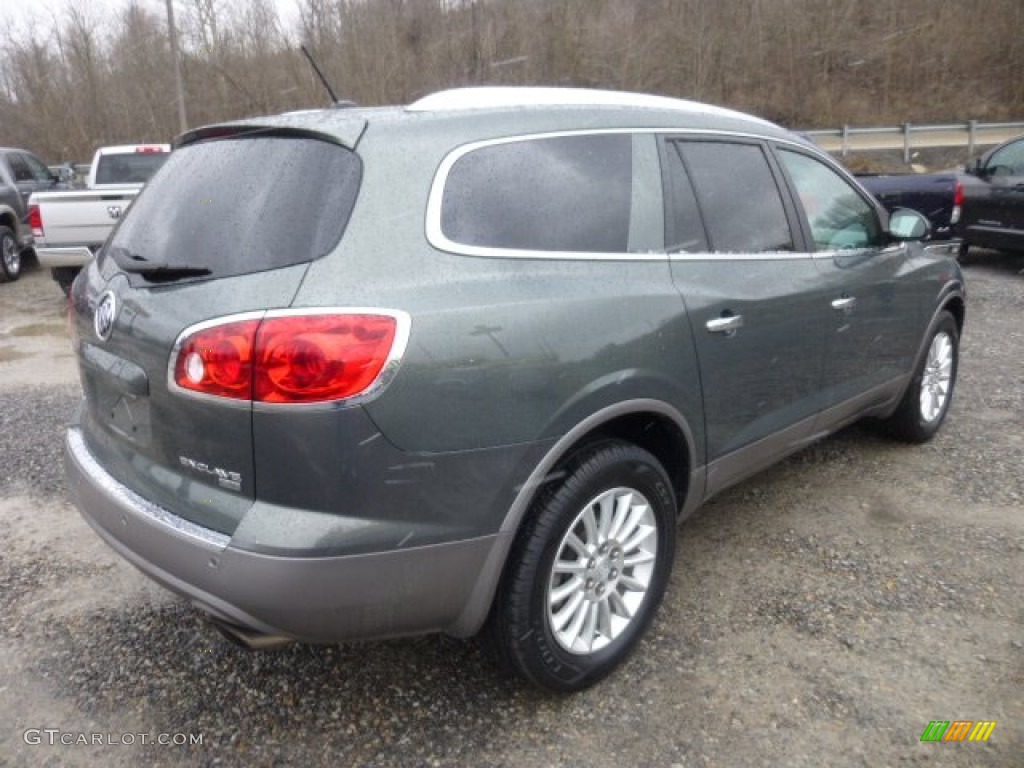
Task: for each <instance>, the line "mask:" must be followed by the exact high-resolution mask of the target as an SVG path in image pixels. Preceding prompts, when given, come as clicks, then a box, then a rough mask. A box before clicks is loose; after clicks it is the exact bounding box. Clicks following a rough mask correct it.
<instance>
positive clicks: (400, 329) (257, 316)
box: [167, 306, 412, 411]
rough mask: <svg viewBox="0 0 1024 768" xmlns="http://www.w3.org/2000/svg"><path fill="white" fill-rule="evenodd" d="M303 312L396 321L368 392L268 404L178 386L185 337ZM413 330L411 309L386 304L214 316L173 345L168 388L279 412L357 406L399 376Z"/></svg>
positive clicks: (189, 329) (214, 400)
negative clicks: (176, 372)
mask: <svg viewBox="0 0 1024 768" xmlns="http://www.w3.org/2000/svg"><path fill="white" fill-rule="evenodd" d="M303 315H381V316H385V317H390V318H393V319H394V320H395V324H396V327H395V339H394V341H393V342H392V343H391V351H390V352H389V353H388V357H387V360H385V361H384V365H383V367H382V368H381V370H380V373H378V374H377V378H376V379H375V380H374V381H373V383H372V384H371V385H370V387H369V388H368V389H367V390H366V391H364V392H362V393H360V394H358V395H355V396H353V397H347V398H341V399H339V400H325V401H322V402H316V403H264V402H257V401H254V400H238V399H236V398H232V397H223V396H221V395H210V394H207V393H205V392H195V391H194V390H191V389H186V388H184V387H181V386H178V384H177V382H175V381H174V364H175V361H177V359H178V352H179V351H180V350H181V347H182V344H183V343H184V342H185V339H187V338H188V337H189V336H191V335H192V334H194V333H196V332H197V331H202V330H205V329H207V328H212V327H215V326H218V325H225V324H227V323H236V322H242V321H245V320H260V321H262V320H265V319H267V318H272V317H301V316H303ZM411 333H412V317H411V316H410V315H409V313H408V312H405V311H404V310H401V309H386V308H382V307H334V306H331V307H288V308H283V309H269V310H261V311H256V312H240V313H238V314H234V315H224V316H222V317H214V318H210V319H209V320H203V321H202V322H199V323H195V324H194V325H190V326H188V327H187V328H185V329H184V330H183V331H182V332H181V333H179V334H178V337H177V338H176V339H175V340H174V346H173V347H171V354H170V356H169V357H168V360H167V389H168V391H170V392H173V393H175V394H178V395H182V396H184V397H193V398H196V399H198V400H205V401H207V402H211V403H220V404H221V405H226V406H229V407H232V408H241V409H244V410H253V411H276V410H281V409H287V410H304V411H327V410H340V409H342V408H353V407H355V406H358V405H362V404H363V403H366V402H368V401H370V400H373V399H374V398H376V397H377V396H379V395H380V393H381V392H383V391H384V389H385V388H387V386H388V385H389V384H390V383H391V382H392V381H393V380H394V378H395V376H397V375H398V370H399V368H400V367H401V365H402V358H403V357H404V356H405V351H406V349H407V348H408V346H409V336H410V335H411Z"/></svg>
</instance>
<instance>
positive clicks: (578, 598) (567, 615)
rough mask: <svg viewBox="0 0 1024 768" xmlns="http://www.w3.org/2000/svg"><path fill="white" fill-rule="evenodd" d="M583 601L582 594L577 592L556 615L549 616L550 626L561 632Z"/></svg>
mask: <svg viewBox="0 0 1024 768" xmlns="http://www.w3.org/2000/svg"><path fill="white" fill-rule="evenodd" d="M584 599H585V598H584V596H583V593H582V592H577V593H576V594H575V595H573V596H572V600H570V601H569V602H568V603H566V604H565V605H564V606H563V607H562V608H561V610H559V611H558V612H557V613H553V614H551V626H552V627H554V628H555V630H557V631H561V630H563V629H564V628H565V625H566V624H568V623H569V622H570V621H571V620H572V617H573V615H574V614H575V613H576V610H577V609H578V608H579V607H580V604H581V603H582V602H583V601H584Z"/></svg>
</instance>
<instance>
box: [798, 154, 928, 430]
mask: <svg viewBox="0 0 1024 768" xmlns="http://www.w3.org/2000/svg"><path fill="white" fill-rule="evenodd" d="M778 156H779V160H780V163H781V165H782V167H783V168H785V170H786V173H787V175H788V177H789V179H790V181H791V182H792V185H793V187H794V189H795V191H796V197H797V198H798V200H799V203H800V206H801V208H802V209H803V213H804V216H805V219H806V222H805V224H806V226H807V227H808V228H809V231H810V237H811V239H812V240H813V243H814V247H815V249H816V250H815V254H814V255H815V259H814V261H815V264H816V265H817V267H818V268H819V269H820V271H821V273H822V280H823V283H824V285H825V287H826V291H827V307H828V309H827V311H826V314H825V320H824V324H823V329H824V331H825V333H826V337H825V366H824V376H823V381H822V395H823V404H824V406H825V408H827V409H831V410H830V411H829V412H826V413H825V414H823V422H824V423H822V424H821V426H822V428H824V429H828V428H830V427H832V426H834V425H835V424H836V423H838V422H841V421H843V420H845V419H846V418H847V417H850V416H853V415H855V414H857V413H859V412H860V411H862V410H863V408H865V407H868V406H870V405H872V404H874V403H882V402H885V401H887V400H889V399H891V398H892V396H893V394H894V393H897V392H898V391H900V389H901V387H902V383H903V381H902V379H901V377H904V376H905V375H906V374H907V373H908V372H909V371H910V369H911V368H912V365H913V359H914V354H915V353H916V351H917V344H918V342H919V341H920V335H921V328H920V323H919V322H918V316H919V314H920V313H919V308H918V303H919V301H920V297H919V296H917V295H916V294H915V293H914V291H913V282H912V281H911V280H908V279H907V275H908V273H909V271H910V266H909V265H908V259H907V249H906V246H905V245H903V244H889V243H888V242H887V241H888V238H887V235H886V234H885V233H884V232H883V229H882V225H881V221H880V219H879V216H878V213H877V211H876V209H875V207H874V206H873V205H872V204H871V203H870V202H868V200H866V199H865V198H864V197H863V196H862V194H861V193H860V192H859V191H858V190H857V189H856V188H855V187H854V186H853V185H852V184H850V183H849V182H848V181H847V180H846V179H844V178H843V177H842V176H841V175H840V174H839V173H837V172H836V171H835V170H834V169H833V168H831V167H830V166H829V165H827V164H826V163H824V162H822V161H821V160H820V159H818V158H817V157H814V156H812V155H810V154H808V153H804V152H802V151H800V150H798V149H796V148H795V147H794V148H785V149H780V150H778Z"/></svg>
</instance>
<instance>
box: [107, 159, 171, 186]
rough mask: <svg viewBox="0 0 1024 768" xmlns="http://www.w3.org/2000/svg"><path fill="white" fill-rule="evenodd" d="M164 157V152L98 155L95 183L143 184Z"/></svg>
mask: <svg viewBox="0 0 1024 768" xmlns="http://www.w3.org/2000/svg"><path fill="white" fill-rule="evenodd" d="M166 159H167V153H166V152H136V153H133V154H128V153H123V154H116V155H100V159H99V165H98V166H97V167H96V183H97V184H145V183H146V182H147V181H149V177H150V176H152V175H153V174H154V173H156V169H157V168H159V167H160V166H161V165H163V164H164V161H165V160H166Z"/></svg>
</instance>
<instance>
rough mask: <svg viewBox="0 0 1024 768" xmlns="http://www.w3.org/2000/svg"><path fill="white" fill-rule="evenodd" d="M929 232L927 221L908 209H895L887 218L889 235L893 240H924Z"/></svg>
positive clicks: (930, 226)
mask: <svg viewBox="0 0 1024 768" xmlns="http://www.w3.org/2000/svg"><path fill="white" fill-rule="evenodd" d="M931 231H932V225H931V224H930V223H929V221H928V219H926V218H925V217H924V216H922V215H921V214H920V213H918V212H917V211H913V210H911V209H910V208H897V209H896V210H895V211H893V212H892V214H891V215H890V216H889V234H890V235H891V236H892V238H893V239H895V240H924V239H925V238H926V237H928V235H930V234H931Z"/></svg>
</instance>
